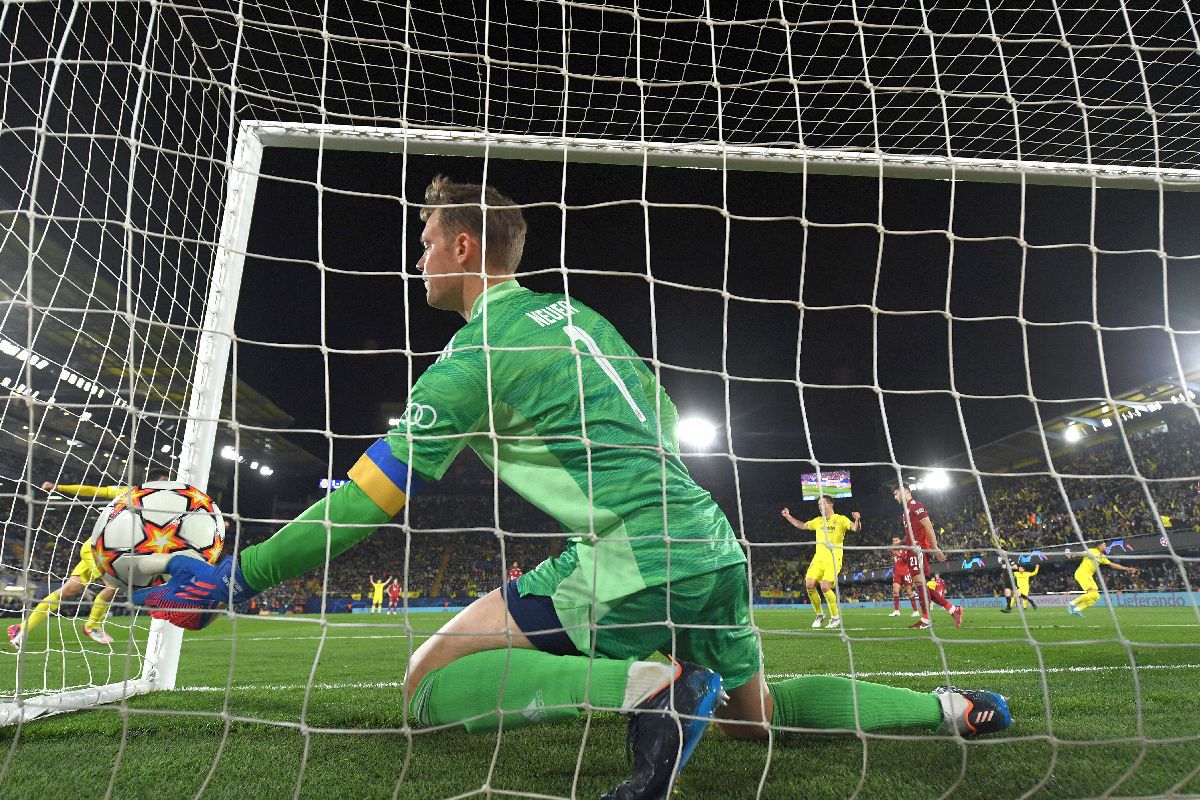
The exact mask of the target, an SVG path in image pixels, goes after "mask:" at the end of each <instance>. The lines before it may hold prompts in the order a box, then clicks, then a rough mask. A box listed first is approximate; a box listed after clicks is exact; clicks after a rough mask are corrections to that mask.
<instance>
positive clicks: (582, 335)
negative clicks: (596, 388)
mask: <svg viewBox="0 0 1200 800" xmlns="http://www.w3.org/2000/svg"><path fill="white" fill-rule="evenodd" d="M563 333H565V334H566V335H567V338H568V339H570V340H571V343H572V344H574V343H575V342H583V346H584V347H586V348H587V349H588V352H589V353H591V354H592V356H593V357H594V358H595V359H596V363H597V364H599V365H600V369H602V370H604V374H605V375H607V376H608V377H609V380H611V381H612V382H613V383H614V384H616V386H617V389H619V390H620V392H621V396H622V397H624V398H625V402H626V403H629V407H630V408H632V409H633V413H634V414H636V415H637V418H638V422H645V421H646V415H645V414H643V413H642V410H641V409H640V408H638V405H637V403H636V402H634V399H633V395H632V394H630V393H629V388H628V387H626V386H625V381H623V380H621V376H620V374H618V373H617V368H616V367H614V366H613V365H612V362H611V361H609V360H608V357H607V356H605V355H604V354H603V353H601V352H600V346H599V345H597V344H596V340H595V339H593V338H592V337H591V335H590V334H589V333H588V332H587V331H585V330H584V329H583V328H580V327H578V326H576V325H565V326H563Z"/></svg>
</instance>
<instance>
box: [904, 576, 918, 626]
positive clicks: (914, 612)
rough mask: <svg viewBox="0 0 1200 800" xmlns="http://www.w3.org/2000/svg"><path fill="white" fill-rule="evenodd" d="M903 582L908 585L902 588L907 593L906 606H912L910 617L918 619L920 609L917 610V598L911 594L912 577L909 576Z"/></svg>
mask: <svg viewBox="0 0 1200 800" xmlns="http://www.w3.org/2000/svg"><path fill="white" fill-rule="evenodd" d="M905 580H907V581H908V583H907V584H906V585H905V587H904V588H905V591H907V592H908V604H909V605H910V606H912V616H914V617H919V616H921V609H920V608H918V606H917V596H916V594H914V593H913V587H912V576H911V575H909V576H908V577H907V578H906V579H905Z"/></svg>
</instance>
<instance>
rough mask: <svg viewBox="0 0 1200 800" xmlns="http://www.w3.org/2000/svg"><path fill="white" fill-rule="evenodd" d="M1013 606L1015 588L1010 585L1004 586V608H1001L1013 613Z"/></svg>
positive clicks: (1006, 612) (1003, 610) (1002, 610)
mask: <svg viewBox="0 0 1200 800" xmlns="http://www.w3.org/2000/svg"><path fill="white" fill-rule="evenodd" d="M1012 607H1013V590H1012V589H1011V588H1009V587H1008V586H1005V587H1004V608H1002V609H1000V610H1001V612H1002V613H1004V614H1011V613H1012Z"/></svg>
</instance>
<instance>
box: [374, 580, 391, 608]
mask: <svg viewBox="0 0 1200 800" xmlns="http://www.w3.org/2000/svg"><path fill="white" fill-rule="evenodd" d="M391 579H392V576H391V575H388V576H387V577H386V578H384V579H383V580H381V581H379V582H378V583H376V582H375V576H374V575H372V576H371V613H372V614H382V613H383V590H384V588H385V587H386V586H387V585H388V582H389V581H391Z"/></svg>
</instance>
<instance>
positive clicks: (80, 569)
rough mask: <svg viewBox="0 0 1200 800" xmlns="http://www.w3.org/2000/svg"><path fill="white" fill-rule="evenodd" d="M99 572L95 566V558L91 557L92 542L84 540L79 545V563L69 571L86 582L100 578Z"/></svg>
mask: <svg viewBox="0 0 1200 800" xmlns="http://www.w3.org/2000/svg"><path fill="white" fill-rule="evenodd" d="M101 574H102V573H101V572H100V568H99V567H97V566H96V559H94V558H92V543H91V542H90V541H87V542H84V543H83V544H81V545H80V546H79V563H78V564H77V565H76V566H75V569H74V570H73V571H72V572H71V576H72V577H75V578H79V580H80V581H82V582H83V583H84V584H88V583H91V582H92V581H98V580H100V576H101Z"/></svg>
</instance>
